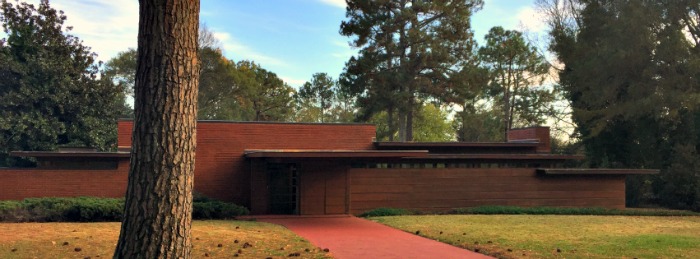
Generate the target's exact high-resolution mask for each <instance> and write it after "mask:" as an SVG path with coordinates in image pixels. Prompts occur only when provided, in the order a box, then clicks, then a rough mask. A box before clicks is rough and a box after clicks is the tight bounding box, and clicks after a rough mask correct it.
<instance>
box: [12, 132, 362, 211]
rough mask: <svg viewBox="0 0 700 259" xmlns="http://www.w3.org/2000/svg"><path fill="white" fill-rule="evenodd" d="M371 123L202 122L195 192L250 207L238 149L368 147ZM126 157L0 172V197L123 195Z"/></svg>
mask: <svg viewBox="0 0 700 259" xmlns="http://www.w3.org/2000/svg"><path fill="white" fill-rule="evenodd" d="M132 126H133V122H132V121H126V120H124V121H119V124H118V146H120V147H129V146H131V132H132ZM373 137H375V127H374V126H373V125H349V124H347V125H346V124H290V123H245V122H243V123H235V122H206V121H200V122H198V124H197V154H196V165H195V191H197V192H200V193H202V194H204V195H207V196H209V197H213V198H217V199H222V200H225V201H230V202H235V203H238V204H241V205H245V206H250V196H251V195H250V193H251V190H250V186H251V178H250V174H251V168H249V166H248V165H247V163H245V160H244V158H243V150H244V149H346V150H363V149H371V148H372V138H373ZM128 170H129V165H128V160H125V161H124V162H122V163H121V164H120V165H119V168H118V169H117V170H37V169H2V170H0V179H2V180H1V181H0V200H1V199H23V198H27V197H48V196H57V197H69V196H100V197H123V196H124V194H125V192H126V183H127V177H128Z"/></svg>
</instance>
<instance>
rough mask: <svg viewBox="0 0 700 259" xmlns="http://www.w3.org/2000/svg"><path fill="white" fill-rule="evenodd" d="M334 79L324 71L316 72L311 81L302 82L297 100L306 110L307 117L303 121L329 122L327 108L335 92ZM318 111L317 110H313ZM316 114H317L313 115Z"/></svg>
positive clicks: (329, 106)
mask: <svg viewBox="0 0 700 259" xmlns="http://www.w3.org/2000/svg"><path fill="white" fill-rule="evenodd" d="M334 89H335V81H334V80H333V78H332V77H330V76H328V74H326V73H316V74H314V75H313V77H312V78H311V81H308V82H306V83H304V85H302V86H301V88H300V89H299V92H298V94H297V100H298V102H299V103H300V105H301V107H303V109H304V110H305V111H306V113H307V115H309V116H307V117H308V118H307V119H305V120H304V121H312V122H329V121H332V118H330V119H329V118H328V117H330V115H331V114H328V112H327V111H328V110H329V109H330V108H331V107H332V106H333V101H334V99H335V94H334V92H333V90H334ZM315 111H318V112H315ZM313 114H317V115H315V116H314V115H313Z"/></svg>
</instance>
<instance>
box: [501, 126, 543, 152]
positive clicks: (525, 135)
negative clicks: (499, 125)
mask: <svg viewBox="0 0 700 259" xmlns="http://www.w3.org/2000/svg"><path fill="white" fill-rule="evenodd" d="M518 140H537V141H539V142H540V144H539V145H538V146H537V152H538V153H550V152H552V141H551V137H550V135H549V127H528V128H522V129H511V130H510V131H508V142H511V141H518Z"/></svg>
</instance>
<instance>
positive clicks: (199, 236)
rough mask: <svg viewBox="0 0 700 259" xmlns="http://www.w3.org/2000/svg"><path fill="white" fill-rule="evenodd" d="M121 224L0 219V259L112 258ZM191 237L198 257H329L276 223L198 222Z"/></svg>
mask: <svg viewBox="0 0 700 259" xmlns="http://www.w3.org/2000/svg"><path fill="white" fill-rule="evenodd" d="M119 227H120V223H113V222H110V223H0V233H1V234H0V258H92V259H95V258H111V257H112V253H113V252H114V248H115V247H116V244H117V239H118V237H119ZM192 235H193V240H192V244H193V246H194V247H193V250H192V255H193V257H194V258H204V257H208V258H232V257H234V256H236V254H238V256H239V257H243V258H268V257H272V258H283V257H284V258H286V257H288V256H289V255H290V254H292V253H299V255H300V256H299V257H298V258H330V256H329V255H328V254H327V253H325V252H323V251H322V250H321V249H319V248H317V247H314V246H313V245H312V244H311V243H309V242H308V241H306V240H304V239H302V238H301V237H299V236H297V235H295V234H294V233H292V232H291V231H289V230H287V229H286V228H284V227H282V226H278V225H274V224H268V223H261V222H251V221H195V222H194V224H193V227H192ZM246 243H247V244H249V245H252V246H250V247H249V246H248V245H245V244H246ZM219 245H220V246H219ZM307 251H308V252H307Z"/></svg>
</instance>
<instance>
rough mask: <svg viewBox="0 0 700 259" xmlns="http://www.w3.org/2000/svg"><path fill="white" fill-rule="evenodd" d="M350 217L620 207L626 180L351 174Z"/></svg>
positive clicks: (459, 172) (428, 172) (442, 172)
mask: <svg viewBox="0 0 700 259" xmlns="http://www.w3.org/2000/svg"><path fill="white" fill-rule="evenodd" d="M348 174H349V179H350V204H351V213H353V214H360V213H362V212H365V211H367V210H371V209H374V208H379V207H395V208H406V209H416V210H421V211H445V210H449V209H453V208H460V207H475V206H484V205H511V206H524V207H533V206H556V207H605V208H624V206H625V176H621V175H588V176H585V175H557V176H551V175H542V174H537V173H536V172H535V169H528V168H512V169H511V168H507V169H506V168H504V169H465V168H454V169H350V170H349V173H348Z"/></svg>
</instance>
